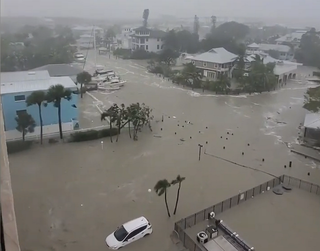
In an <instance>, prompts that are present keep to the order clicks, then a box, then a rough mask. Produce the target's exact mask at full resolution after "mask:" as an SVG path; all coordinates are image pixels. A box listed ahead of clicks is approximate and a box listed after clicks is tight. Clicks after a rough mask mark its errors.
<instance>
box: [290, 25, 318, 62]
mask: <svg viewBox="0 0 320 251" xmlns="http://www.w3.org/2000/svg"><path fill="white" fill-rule="evenodd" d="M295 58H296V59H297V60H298V62H301V63H303V64H304V65H309V66H314V67H320V32H317V31H316V30H315V29H314V28H313V29H311V30H310V31H308V32H307V33H306V34H304V35H303V36H302V38H301V43H300V49H299V50H297V51H296V54H295Z"/></svg>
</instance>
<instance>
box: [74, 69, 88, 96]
mask: <svg viewBox="0 0 320 251" xmlns="http://www.w3.org/2000/svg"><path fill="white" fill-rule="evenodd" d="M90 81H91V75H90V73H89V72H87V71H83V72H80V73H79V74H78V75H77V83H79V84H80V97H81V98H82V95H83V88H82V87H83V84H87V83H89V82H90Z"/></svg>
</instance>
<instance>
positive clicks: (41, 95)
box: [26, 91, 46, 144]
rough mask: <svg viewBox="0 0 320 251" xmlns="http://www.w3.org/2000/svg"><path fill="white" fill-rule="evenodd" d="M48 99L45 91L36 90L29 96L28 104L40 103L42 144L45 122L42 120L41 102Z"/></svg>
mask: <svg viewBox="0 0 320 251" xmlns="http://www.w3.org/2000/svg"><path fill="white" fill-rule="evenodd" d="M45 100H46V94H45V92H44V91H34V92H33V93H31V95H29V96H28V97H27V100H26V103H27V106H31V105H38V108H39V121H40V143H41V144H42V139H43V122H42V112H41V104H42V103H43V102H44V101H45Z"/></svg>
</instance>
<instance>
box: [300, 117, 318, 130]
mask: <svg viewBox="0 0 320 251" xmlns="http://www.w3.org/2000/svg"><path fill="white" fill-rule="evenodd" d="M303 126H304V127H306V128H312V129H320V115H319V114H317V113H310V114H307V115H306V116H305V118H304V123H303Z"/></svg>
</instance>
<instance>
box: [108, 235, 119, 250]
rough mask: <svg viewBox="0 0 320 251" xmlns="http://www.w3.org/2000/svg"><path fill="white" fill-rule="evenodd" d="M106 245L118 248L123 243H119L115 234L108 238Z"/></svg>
mask: <svg viewBox="0 0 320 251" xmlns="http://www.w3.org/2000/svg"><path fill="white" fill-rule="evenodd" d="M106 243H107V245H108V246H109V247H111V248H112V247H117V246H119V244H121V242H119V241H118V240H117V239H116V237H115V236H114V234H113V233H112V234H110V235H109V236H108V237H107V238H106Z"/></svg>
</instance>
